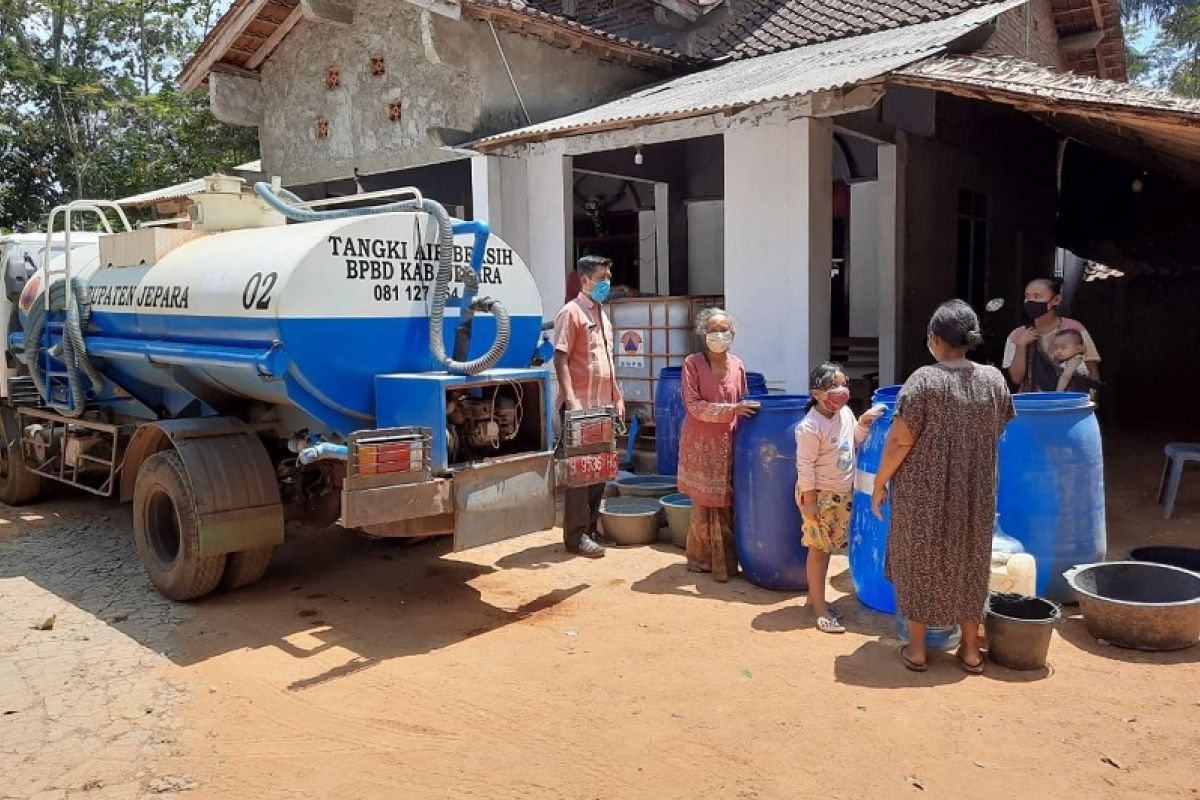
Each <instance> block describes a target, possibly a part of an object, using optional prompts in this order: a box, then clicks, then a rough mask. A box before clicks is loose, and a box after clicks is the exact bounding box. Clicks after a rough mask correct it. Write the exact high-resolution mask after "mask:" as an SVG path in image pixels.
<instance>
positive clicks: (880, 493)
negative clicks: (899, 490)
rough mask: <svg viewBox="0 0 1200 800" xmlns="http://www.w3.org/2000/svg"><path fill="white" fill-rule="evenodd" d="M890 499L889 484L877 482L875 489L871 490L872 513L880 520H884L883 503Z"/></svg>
mask: <svg viewBox="0 0 1200 800" xmlns="http://www.w3.org/2000/svg"><path fill="white" fill-rule="evenodd" d="M887 499H888V485H887V484H886V483H882V482H880V483H876V484H875V491H873V492H871V513H872V514H874V515H875V518H876V519H878V520H879V521H881V522H882V521H883V504H884V503H886V502H887Z"/></svg>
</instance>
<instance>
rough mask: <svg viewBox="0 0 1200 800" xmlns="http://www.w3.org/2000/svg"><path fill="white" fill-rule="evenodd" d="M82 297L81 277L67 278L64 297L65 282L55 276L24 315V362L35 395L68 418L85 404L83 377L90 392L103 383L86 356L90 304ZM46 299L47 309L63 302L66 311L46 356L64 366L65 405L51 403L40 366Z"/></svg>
mask: <svg viewBox="0 0 1200 800" xmlns="http://www.w3.org/2000/svg"><path fill="white" fill-rule="evenodd" d="M84 296H85V287H84V283H83V281H82V280H80V279H79V278H72V279H71V293H70V295H69V296H68V295H67V284H66V281H65V280H64V279H62V278H59V279H58V280H56V281H53V282H52V283H51V284H50V286H49V287H47V289H46V290H45V291H44V292H42V293H40V294H39V295H38V296H37V297H36V298H34V301H33V305H32V306H31V307H30V309H29V314H28V315H27V316H26V317H25V363H26V364H28V366H29V374H30V375H31V376H32V377H33V385H34V386H36V387H37V390H38V394H40V395H41V396H42V400H43V402H45V403H46V405H48V406H53V407H54V408H56V409H58V410H59V411H61V412H62V413H63V414H64V415H65V416H68V417H79V416H82V415H83V411H84V408H85V407H86V405H87V395H86V391H87V390H86V389H85V388H84V385H83V380H84V378H87V380H88V381H89V382H90V384H91V387H92V391H93V392H99V391H100V387H101V386H103V385H104V376H102V375H101V374H100V373H99V372H98V371H97V370H96V367H95V366H94V365H93V364H92V361H91V359H90V358H88V353H87V345H86V344H85V343H84V340H83V331H84V330H85V329H86V328H87V325H88V319H89V318H90V317H91V306H90V305H88V303H87V302H86V301H85V300H84ZM47 302H48V303H49V306H50V308H51V309H53V308H55V307H58V308H62V307H63V306H64V305H65V306H66V311H67V317H66V320H65V321H64V324H63V336H62V340H61V341H60V342H59V343H58V344H57V345H55V346H54V347H51V348H50V350H49V351H48V352H49V355H50V357H51V358H54V359H55V360H57V361H59V362H61V363H62V365H63V367H64V368H65V369H66V373H67V385H68V386H69V387H70V390H71V399H70V403H69V404H67V405H65V406H60V405H58V404H56V403H54V402H53V401H52V399H51V398H50V396H49V394H50V386H49V383H48V382H47V380H46V374H45V371H44V370H43V369H42V363H41V352H40V351H41V342H42V337H43V335H44V334H45V331H46V322H47Z"/></svg>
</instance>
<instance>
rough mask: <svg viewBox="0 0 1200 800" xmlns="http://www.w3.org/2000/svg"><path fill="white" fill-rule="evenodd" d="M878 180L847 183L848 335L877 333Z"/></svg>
mask: <svg viewBox="0 0 1200 800" xmlns="http://www.w3.org/2000/svg"><path fill="white" fill-rule="evenodd" d="M882 238H883V233H882V231H881V229H880V224H879V182H878V181H867V182H863V183H853V184H850V335H851V336H854V337H864V338H872V339H873V338H876V337H878V336H879V246H880V244H881V242H882Z"/></svg>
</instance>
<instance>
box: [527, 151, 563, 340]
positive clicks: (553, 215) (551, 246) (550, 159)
mask: <svg viewBox="0 0 1200 800" xmlns="http://www.w3.org/2000/svg"><path fill="white" fill-rule="evenodd" d="M525 166H526V188H527V191H526V203H527V208H528V213H527V215H526V220H527V224H526V228H527V229H528V232H529V257H528V258H527V259H526V263H527V264H528V265H529V270H530V272H532V273H533V279H534V280H535V281H536V282H537V286H538V290H539V291H540V292H541V294H542V316H543V318H545V319H553V318H554V315H555V313H557V311H558V309H559V308H560V307H561V306H562V304H563V300H564V297H565V295H566V291H567V269H568V267H569V266H570V264H571V240H572V236H571V159H570V157H567V156H563V155H562V154H561V152H559V151H558V150H555V149H552V148H547V149H545V150H541V151H539V152H535V153H533V154H531V155H529V156H528V158H526V160H525Z"/></svg>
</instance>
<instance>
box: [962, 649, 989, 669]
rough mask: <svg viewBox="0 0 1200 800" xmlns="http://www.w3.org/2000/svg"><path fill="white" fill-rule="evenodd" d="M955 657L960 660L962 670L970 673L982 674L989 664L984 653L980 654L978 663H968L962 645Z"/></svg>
mask: <svg viewBox="0 0 1200 800" xmlns="http://www.w3.org/2000/svg"><path fill="white" fill-rule="evenodd" d="M954 658H955V659H957V660H958V665H959V666H960V667H962V671H963V672H965V673H967V674H968V675H982V674H983V670H984V669H985V668H986V666H987V660H986V659H984V657H983V653H980V654H979V663H978V664H968V663H967V662H966V659H964V658H963V651H962V648H961V647H960V648H959V649H958V650H957V651H956V652H955V653H954Z"/></svg>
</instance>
